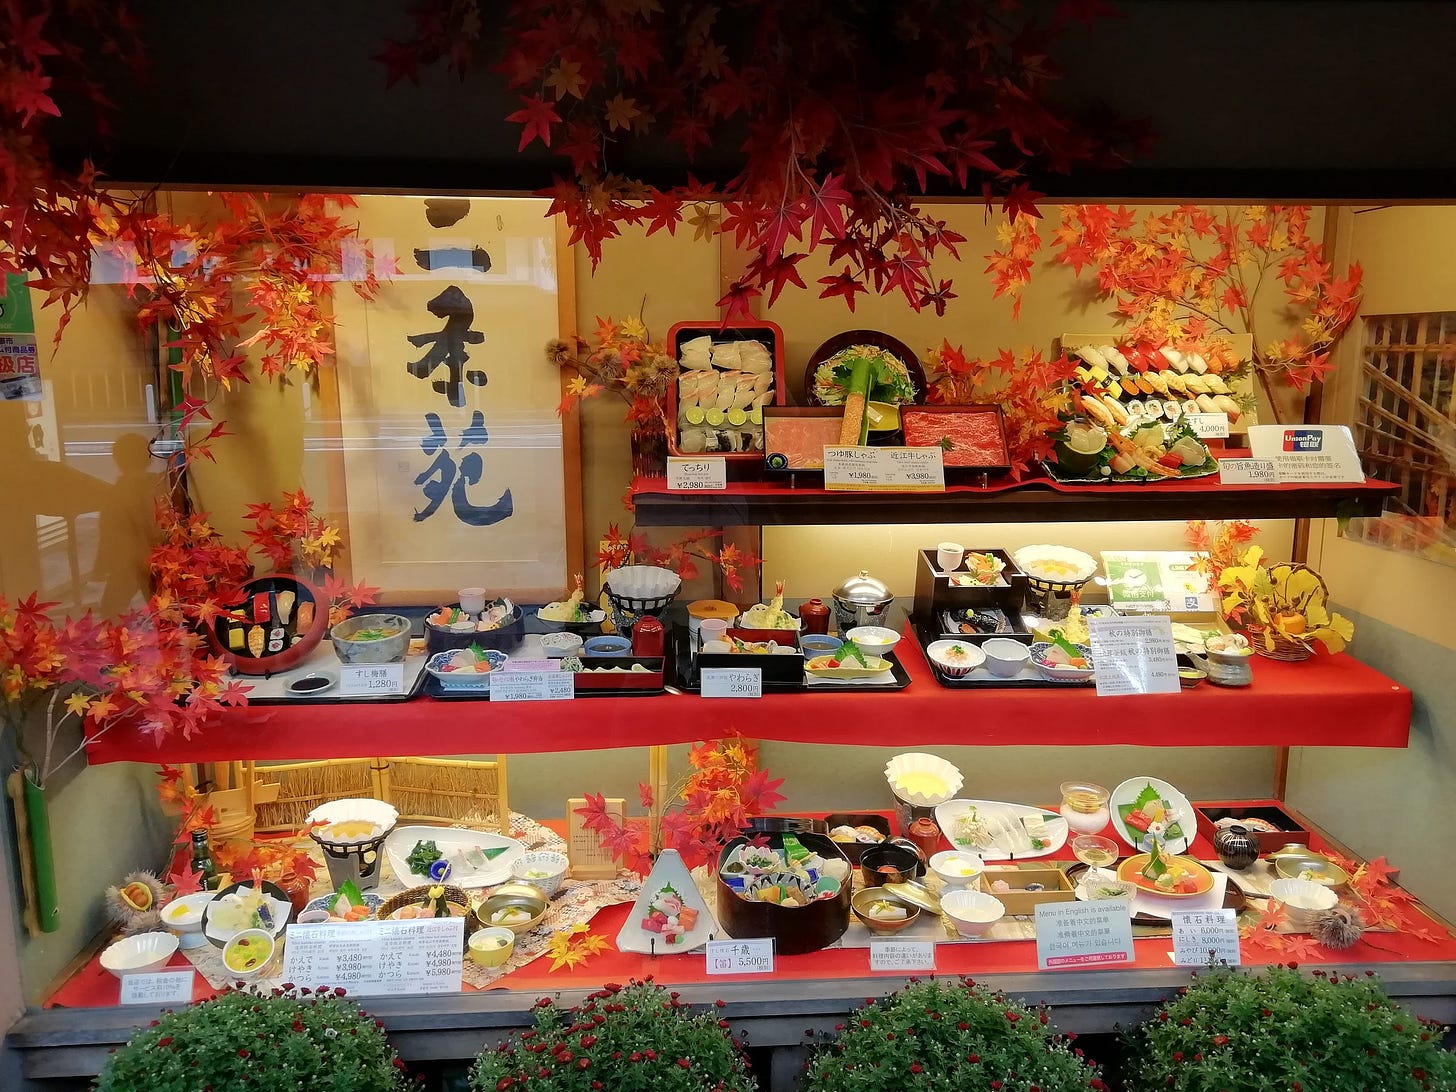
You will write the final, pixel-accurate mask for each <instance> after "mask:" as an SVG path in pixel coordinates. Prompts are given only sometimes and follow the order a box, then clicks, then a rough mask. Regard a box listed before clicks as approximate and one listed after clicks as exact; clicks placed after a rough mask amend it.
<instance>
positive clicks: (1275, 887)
mask: <svg viewBox="0 0 1456 1092" xmlns="http://www.w3.org/2000/svg"><path fill="white" fill-rule="evenodd" d="M1269 894H1270V895H1271V896H1273V898H1274V900H1275V901H1276V902H1280V903H1283V904H1284V911H1285V913H1286V914H1288V915H1289V920H1290V921H1291V922H1293V923H1294V924H1295V925H1309V924H1310V923H1311V922H1313V921H1314V919H1315V918H1316V917H1317V916H1318V915H1320V914H1322V913H1323V912H1324V911H1326V910H1333V909H1334V907H1335V903H1337V902H1339V901H1340V900H1339V897H1338V896H1337V895H1336V894H1335V893H1334V892H1333V891H1331V890H1330V889H1329V888H1328V887H1326V886H1325V885H1324V884H1321V883H1316V882H1315V881H1313V880H1275V881H1274V882H1273V883H1271V884H1270V885H1269Z"/></svg>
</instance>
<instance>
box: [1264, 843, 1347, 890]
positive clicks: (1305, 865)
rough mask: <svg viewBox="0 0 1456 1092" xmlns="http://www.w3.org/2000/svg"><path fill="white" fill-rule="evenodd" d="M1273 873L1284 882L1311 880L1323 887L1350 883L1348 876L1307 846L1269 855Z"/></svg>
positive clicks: (1290, 847) (1286, 849)
mask: <svg viewBox="0 0 1456 1092" xmlns="http://www.w3.org/2000/svg"><path fill="white" fill-rule="evenodd" d="M1270 856H1271V858H1272V859H1273V861H1274V871H1275V872H1277V873H1278V874H1279V877H1280V878H1281V879H1285V880H1313V881H1314V882H1315V883H1317V884H1323V885H1324V886H1325V887H1336V886H1338V885H1339V884H1342V883H1349V882H1350V874H1349V873H1348V872H1346V871H1345V870H1344V869H1343V868H1341V867H1340V866H1339V865H1337V864H1335V862H1334V861H1331V860H1330V859H1329V858H1327V857H1321V856H1320V855H1319V854H1318V853H1315V852H1314V851H1313V850H1311V849H1310V848H1309V846H1303V845H1296V846H1289V847H1286V848H1284V849H1281V850H1279V851H1277V852H1275V853H1273V854H1270Z"/></svg>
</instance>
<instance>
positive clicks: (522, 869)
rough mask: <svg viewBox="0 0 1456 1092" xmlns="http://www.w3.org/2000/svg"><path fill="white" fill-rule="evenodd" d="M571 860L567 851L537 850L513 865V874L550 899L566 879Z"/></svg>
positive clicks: (525, 855) (515, 877)
mask: <svg viewBox="0 0 1456 1092" xmlns="http://www.w3.org/2000/svg"><path fill="white" fill-rule="evenodd" d="M570 867H571V862H570V861H569V860H568V859H567V857H566V854H565V853H552V852H551V851H549V850H537V851H535V852H533V853H527V854H524V855H523V856H522V857H521V859H520V860H518V861H517V862H516V863H515V864H514V865H512V866H511V876H512V877H513V878H514V879H516V880H519V881H520V882H521V883H527V884H530V885H531V886H532V887H534V888H537V889H538V890H539V891H540V892H541V894H543V895H545V896H546V897H547V898H548V899H549V898H550V897H551V896H552V895H554V894H556V892H557V891H558V890H559V889H560V887H561V885H562V883H563V882H564V881H565V880H566V872H567V870H568V869H569V868H570Z"/></svg>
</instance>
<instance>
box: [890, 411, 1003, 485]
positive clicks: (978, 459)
mask: <svg viewBox="0 0 1456 1092" xmlns="http://www.w3.org/2000/svg"><path fill="white" fill-rule="evenodd" d="M978 418H979V419H981V420H980V423H981V424H982V425H983V426H984V431H986V432H989V434H990V435H988V436H984V437H982V438H981V450H980V451H979V452H977V451H976V450H974V449H970V448H967V449H964V450H959V451H958V450H957V449H956V447H955V446H954V437H953V436H952V435H951V434H952V433H953V432H954V430H955V429H956V427H957V426H958V425H962V424H966V423H968V422H973V421H976V420H977V419H978ZM900 431H901V433H902V434H903V436H904V437H905V443H906V445H907V446H911V447H933V446H934V445H935V444H936V443H938V442H940V439H941V437H942V436H943V437H945V438H947V439H950V440H951V443H952V446H951V448H950V449H949V450H948V451H946V452H945V453H944V456H943V458H942V463H943V464H944V466H945V472H946V474H947V475H952V474H955V473H956V472H958V471H976V470H985V471H992V470H994V471H1006V470H1010V469H1011V456H1010V455H1009V453H1008V450H1009V449H1008V448H1007V446H1006V425H1005V422H1004V421H1003V420H1002V418H1001V407H1000V406H994V405H984V406H983V405H963V406H901V407H900Z"/></svg>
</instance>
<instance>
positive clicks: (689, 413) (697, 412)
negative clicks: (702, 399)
mask: <svg viewBox="0 0 1456 1092" xmlns="http://www.w3.org/2000/svg"><path fill="white" fill-rule="evenodd" d="M703 416H704V414H703V407H702V406H689V407H688V408H687V409H685V410H683V417H684V418H685V419H686V421H687V423H688V424H690V425H701V424H702V423H703Z"/></svg>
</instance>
